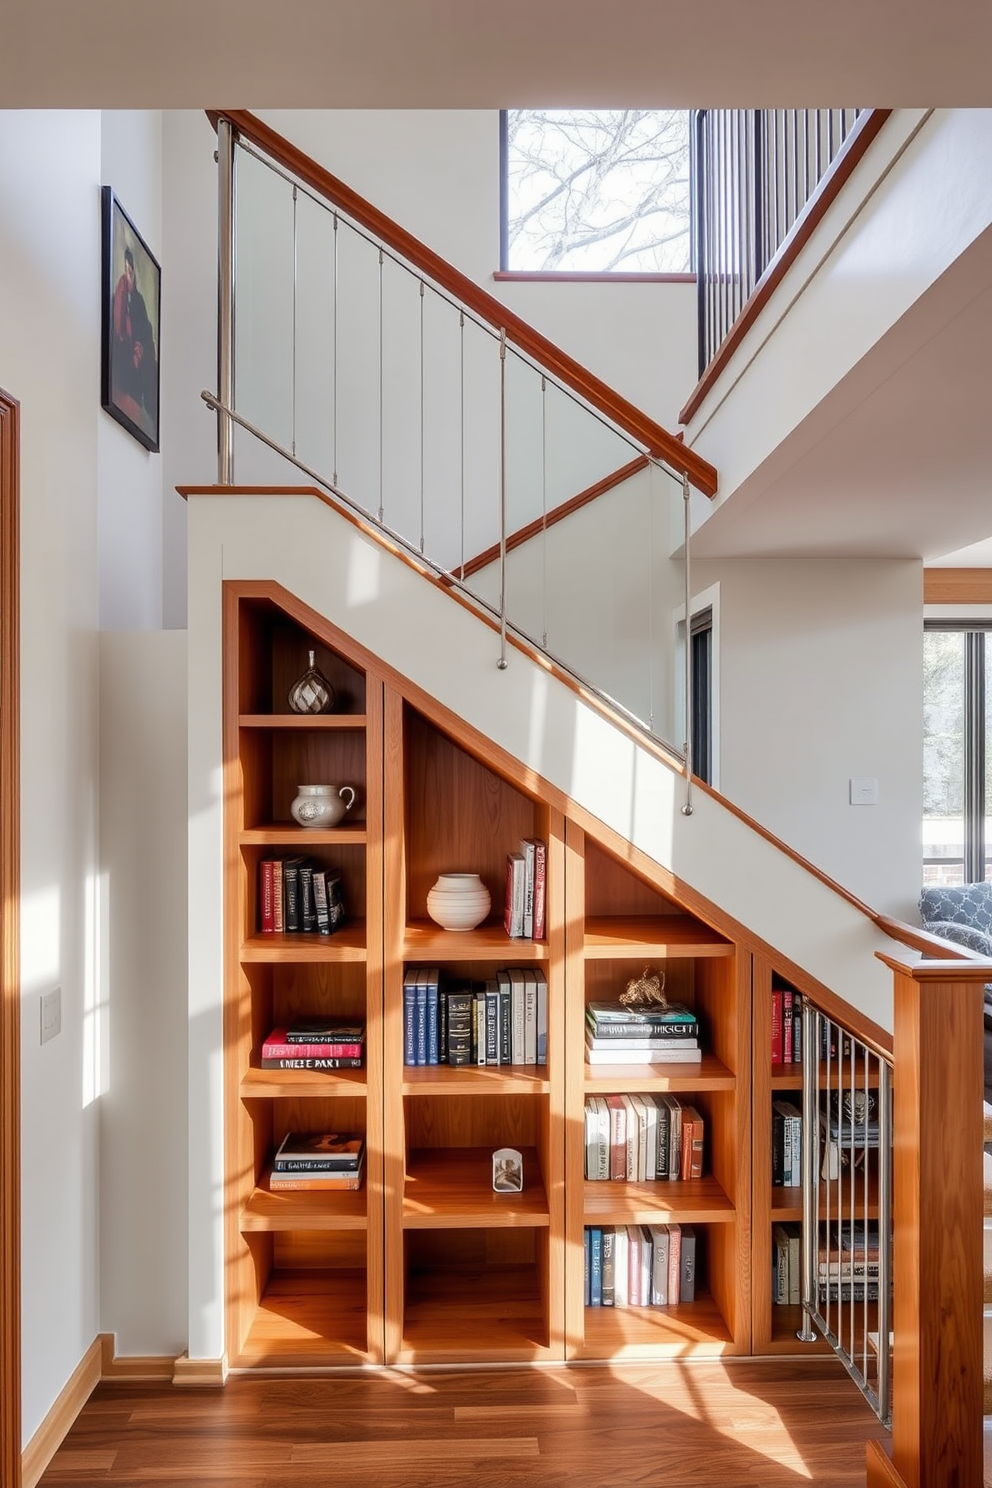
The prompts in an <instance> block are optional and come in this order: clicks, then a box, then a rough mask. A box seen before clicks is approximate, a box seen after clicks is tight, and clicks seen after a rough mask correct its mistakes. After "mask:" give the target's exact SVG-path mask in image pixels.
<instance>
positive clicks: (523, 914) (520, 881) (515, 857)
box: [503, 837, 548, 940]
mask: <svg viewBox="0 0 992 1488" xmlns="http://www.w3.org/2000/svg"><path fill="white" fill-rule="evenodd" d="M547 878H548V846H547V843H546V842H543V841H542V840H541V838H540V837H524V838H523V839H522V841H521V843H520V848H519V850H518V851H517V852H511V853H507V855H506V897H505V902H504V906H503V928H504V929H505V930H506V933H507V935H509V937H510V939H511V940H543V939H544V912H545V904H546V901H547Z"/></svg>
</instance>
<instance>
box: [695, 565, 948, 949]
mask: <svg viewBox="0 0 992 1488" xmlns="http://www.w3.org/2000/svg"><path fill="white" fill-rule="evenodd" d="M714 582H719V585H720V642H719V644H720V670H721V690H720V709H721V716H720V739H719V749H720V788H721V791H722V792H723V794H724V795H726V796H727V797H729V799H730V800H732V801H735V802H736V803H737V804H738V805H739V806H741V807H742V808H743V809H744V810H745V811H747V812H748V813H749V814H750V815H751V816H753V817H754V818H755V819H756V820H757V821H759V822H761V824H762V825H763V826H765V827H767V828H768V829H769V830H770V831H772V832H774V833H775V834H776V835H777V836H779V837H781V838H782V840H783V841H784V842H787V843H788V844H789V845H790V846H791V847H794V848H795V849H796V850H797V851H798V852H800V853H801V854H802V855H803V856H804V857H806V858H808V859H809V860H810V861H811V862H812V863H814V864H815V865H816V866H817V867H818V868H821V869H822V870H823V871H824V872H825V873H827V874H829V875H830V876H831V877H832V878H834V879H835V880H836V881H837V882H838V883H841V884H843V885H844V886H845V887H846V888H848V889H850V890H851V891H852V892H853V893H854V894H856V895H858V896H859V897H860V898H861V899H863V900H864V901H865V902H866V903H867V904H869V905H870V906H871V907H872V908H873V909H876V910H880V911H883V912H886V913H889V914H892V915H895V916H897V917H898V918H900V919H903V920H907V921H909V922H910V923H918V914H917V911H916V904H917V900H918V899H919V893H920V885H921V881H922V866H921V846H920V818H921V801H922V789H923V786H922V772H923V732H922V727H923V726H922V694H923V641H922V614H923V611H922V588H923V585H922V573H921V565H920V564H919V563H918V562H916V561H912V560H911V561H906V560H900V559H893V560H869V559H864V560H860V561H844V560H830V559H822V560H795V559H792V560H789V559H777V560H767V561H764V562H761V561H754V562H752V561H749V560H745V559H737V560H733V561H728V562H724V563H715V562H713V563H709V562H707V563H697V564H695V565H694V566H693V587H694V590H696V591H698V590H701V589H703V588H705V587H706V586H707V585H709V584H711V583H714ZM852 776H853V777H868V778H874V779H877V781H878V805H877V806H852V805H851V804H850V793H849V782H850V779H851V777H852Z"/></svg>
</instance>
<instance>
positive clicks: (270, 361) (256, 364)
mask: <svg viewBox="0 0 992 1488" xmlns="http://www.w3.org/2000/svg"><path fill="white" fill-rule="evenodd" d="M237 190H238V210H237V215H236V221H235V252H236V257H237V274H236V286H237V289H236V293H237V308H236V314H235V329H234V388H235V407H236V410H237V412H238V413H239V414H240V415H241V416H242V417H243V418H245V419H247V420H248V421H249V422H250V423H252V424H255V425H256V426H257V427H258V428H261V429H264V431H265V432H266V434H267V435H268V436H269V437H270V438H271V439H273V440H275V441H276V442H277V443H279V444H280V445H282V446H284V447H285V448H287V449H288V448H291V446H292V441H293V362H294V355H293V331H294V317H293V286H294V278H295V276H294V247H293V188H292V186H291V185H290V183H289V182H287V181H285V180H284V179H283V178H282V177H281V176H279V175H276V174H275V173H274V172H273V171H271V170H269V169H268V167H267V166H265V165H264V164H263V163H262V162H261V161H259V160H257V159H256V158H255V157H254V156H253V155H251V154H250V153H249V152H248V151H245V150H240V151H239V152H238V162H237Z"/></svg>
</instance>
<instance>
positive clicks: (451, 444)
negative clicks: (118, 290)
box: [205, 117, 706, 755]
mask: <svg viewBox="0 0 992 1488" xmlns="http://www.w3.org/2000/svg"><path fill="white" fill-rule="evenodd" d="M218 140H219V146H220V148H219V151H218V156H219V160H220V162H221V171H220V193H221V194H220V233H219V239H220V243H221V290H222V300H223V298H224V296H225V294H227V295H228V296H229V300H230V304H229V306H228V307H227V309H226V312H225V308H224V307H223V305H222V310H221V348H220V351H221V354H220V384H219V388H220V391H219V394H218V396H217V397H214V396H213V395H205V396H206V397H207V401H208V402H209V403H210V405H211V406H212V407H213V408H214V409H215V410H216V411H217V412H218V416H219V423H220V437H219V449H220V459H219V480H220V481H221V483H222V484H233V483H234V480H235V475H234V471H235V467H237V470H238V478H239V479H240V480H241V481H242V482H244V481H245V479H246V477H247V479H248V480H249V481H250V482H251V483H256V484H257V483H266V484H273V483H278V480H279V479H280V478H281V479H283V480H285V471H286V468H287V466H290V467H293V468H295V469H296V470H300V471H302V472H304V473H305V474H306V475H307V476H308V478H309V479H311V480H313V481H316V482H317V483H319V484H320V485H322V486H323V487H325V489H327V490H329V491H331V492H333V493H334V494H335V495H336V496H338V497H339V498H340V499H342V500H344V501H345V502H347V503H348V504H349V505H350V506H351V507H352V508H353V509H354V510H355V511H357V512H358V513H360V514H361V515H362V517H363V518H364V519H365V520H367V521H370V522H373V523H375V524H376V525H377V526H378V527H379V528H381V529H382V530H383V532H385V533H387V534H388V535H389V537H390V538H391V539H392V540H393V541H395V542H398V543H399V544H401V545H402V546H403V547H405V548H406V549H407V550H408V551H409V552H410V553H411V554H413V555H415V556H417V557H418V558H419V559H421V560H423V561H424V562H425V563H426V564H427V566H428V567H429V568H430V569H431V570H432V571H434V572H435V573H437V574H439V575H442V576H444V578H445V580H446V582H449V583H451V584H453V585H455V586H457V587H459V588H460V589H462V591H463V592H464V593H466V594H467V595H468V596H469V597H470V598H471V599H472V601H473V602H474V603H476V604H478V605H479V606H480V607H482V608H484V609H486V610H488V611H489V612H490V613H491V614H492V615H493V616H494V617H495V619H496V622H497V626H498V629H499V636H500V641H499V657H498V665H499V666H504V665H505V664H506V662H507V635H508V634H512V635H516V636H518V637H519V638H521V639H522V640H524V641H526V642H527V643H529V644H531V645H534V646H536V647H537V648H538V649H540V650H542V651H543V652H545V653H546V654H547V655H548V656H549V657H550V658H551V659H552V660H553V661H554V662H555V663H556V664H557V665H558V666H560V667H561V668H562V669H563V670H565V671H568V672H569V673H571V674H572V675H573V676H574V677H575V678H576V679H577V680H578V681H579V682H580V683H581V684H582V686H583V687H585V688H587V689H590V690H592V691H594V692H596V693H598V694H600V695H601V696H602V697H603V698H604V699H605V700H606V701H607V702H608V703H609V704H610V706H611V707H619V709H620V711H621V712H622V713H623V714H624V715H625V716H626V717H627V718H628V720H630V721H632V722H634V723H636V724H637V725H638V726H639V727H640V728H641V729H642V730H644V731H645V732H647V733H648V734H650V735H652V736H653V737H655V738H657V739H659V740H660V741H662V742H664V741H665V740H673V739H676V738H678V737H680V735H681V734H682V733H684V728H683V726H682V719H681V712H682V710H683V708H684V700H683V696H682V688H681V682H682V679H683V678H684V677H685V675H686V668H685V664H684V660H683V659H682V658H681V655H680V652H679V647H680V646H682V645H684V641H683V639H682V631H681V630H680V629H679V627H678V625H677V622H676V619H675V616H676V614H677V611H678V610H679V607H680V605H682V604H683V603H684V573H683V557H682V551H683V548H684V538H685V531H684V529H685V520H686V502H685V499H684V489H683V480H684V478H685V479H689V478H691V477H690V474H689V467H690V466H692V468H693V472H694V474H695V477H696V478H697V479H700V477H699V475H698V471H696V470H695V465H696V464H698V463H699V462H698V460H695V457H692V455H691V452H689V451H685V452H682V447H681V445H679V444H678V443H677V442H676V441H672V444H673V445H674V448H675V451H676V453H677V454H679V455H680V456H682V455H683V454H684V458H682V466H683V468H682V469H681V470H680V469H676V468H673V467H672V465H671V462H670V461H669V460H668V459H667V458H664V459H663V458H662V457H661V455H659V453H658V449H659V445H660V443H661V442H662V440H661V436H662V435H664V431H660V430H658V431H657V435H658V437H655V432H654V431H655V426H652V425H651V423H650V421H649V420H643V421H641V422H639V421H638V419H637V418H635V417H633V416H631V417H628V416H627V414H626V413H625V411H624V409H623V408H612V407H611V408H609V409H604V408H603V406H601V403H600V402H599V401H592V400H591V398H590V397H588V396H586V395H585V393H584V392H583V390H582V387H580V386H577V384H580V383H582V379H581V378H580V377H579V376H578V375H577V374H576V375H572V373H571V371H570V369H569V367H568V366H566V365H565V363H566V362H567V359H564V358H562V359H561V360H560V364H559V365H558V367H557V370H551V369H550V368H549V367H548V366H547V365H544V364H543V363H542V362H541V361H539V360H538V358H537V356H536V355H535V354H534V352H533V351H532V350H531V349H529V347H530V342H529V341H528V338H527V337H526V336H524V335H523V334H522V333H518V327H517V325H516V322H515V319H514V317H512V316H511V315H509V314H507V315H506V316H504V317H497V321H498V320H499V319H503V320H505V321H506V322H508V323H509V329H508V325H507V324H500V323H494V320H493V317H492V316H491V315H490V314H489V310H488V308H487V305H486V304H485V303H483V304H482V306H481V308H478V307H476V306H475V305H473V304H472V303H467V301H466V299H464V298H462V297H461V295H460V294H459V293H456V292H455V290H454V289H452V287H451V286H450V284H449V282H448V276H447V275H443V274H442V273H441V271H440V270H439V271H438V273H437V275H436V276H435V275H434V274H431V273H428V272H426V267H427V266H428V265H430V264H431V257H432V256H431V255H430V252H429V250H426V249H423V250H422V251H421V252H420V253H416V254H415V255H414V257H415V258H416V259H419V261H413V260H412V258H411V256H410V253H409V252H407V251H400V249H399V248H397V247H396V246H395V245H394V242H393V241H392V239H391V237H389V236H387V235H386V234H385V233H384V232H376V231H374V230H373V227H374V226H375V225H377V214H375V213H374V212H373V211H372V209H368V210H367V211H364V212H363V211H359V212H357V213H353V212H350V211H348V212H346V211H345V210H344V209H343V208H342V207H341V206H339V205H337V204H336V202H334V201H331V200H327V199H326V198H325V196H324V195H323V194H322V193H321V191H320V190H318V189H317V188H316V186H314V185H313V184H311V183H310V181H309V180H307V179H305V178H304V177H305V176H306V174H308V173H307V172H301V171H299V170H297V169H293V168H290V166H289V165H287V164H286V163H285V162H284V161H282V160H280V159H274V158H272V157H271V156H270V154H269V153H268V152H267V151H266V150H263V149H261V148H260V147H259V146H258V145H257V144H256V143H255V142H253V140H251V139H245V138H242V137H241V136H240V134H239V132H238V131H237V130H236V129H233V128H232V127H231V125H230V124H229V123H228V122H227V121H226V120H225V119H224V118H223V117H221V118H220V119H219V121H218ZM225 158H226V159H227V162H228V163H227V165H226V166H225V164H224V161H225ZM369 222H372V224H373V226H369V225H368V223H369ZM398 236H399V237H400V238H402V237H403V235H402V234H398ZM438 263H440V260H438ZM452 272H454V271H452ZM495 303H496V302H493V304H495ZM497 308H500V309H501V308H502V307H497ZM483 311H485V313H483ZM539 340H540V338H537V342H538V343H539ZM521 341H523V342H527V343H528V344H524V345H522V344H520V342H521ZM538 349H540V347H539V345H538ZM550 359H551V360H554V359H553V358H550ZM562 368H564V371H562ZM566 373H567V374H568V375H565V374H566ZM560 374H561V375H560ZM587 381H589V385H590V386H591V383H592V381H594V379H593V380H587ZM225 390H226V396H225ZM603 401H606V402H608V401H609V400H603ZM664 437H665V438H669V436H664ZM628 471H629V474H627V473H626V472H628ZM618 472H620V473H621V474H622V476H623V478H622V479H618V478H617V476H618ZM704 475H705V471H704ZM703 484H706V480H705V479H704V480H703ZM590 489H600V490H602V491H603V492H604V493H608V494H607V495H606V496H604V498H603V501H606V500H608V501H609V503H610V505H609V509H608V510H606V509H598V510H597V511H596V514H595V518H594V521H595V524H596V527H595V531H594V533H593V535H592V540H590V535H589V532H588V531H587V530H585V524H586V523H587V522H588V519H589V515H588V513H586V514H585V515H583V514H582V512H580V513H579V515H578V516H577V517H575V518H573V519H572V521H571V522H566V521H560V520H558V519H557V518H558V517H559V515H560V513H561V511H562V510H563V509H568V508H569V506H570V504H572V505H575V506H576V507H577V508H578V506H579V504H580V503H578V501H577V493H585V492H587V491H588V490H590ZM597 505H598V506H601V505H602V502H601V503H597ZM520 532H526V533H527V534H528V539H527V541H525V542H519V541H513V540H511V539H513V537H514V535H515V534H518V533H520ZM604 532H605V537H604ZM487 553H491V554H492V555H493V557H492V559H491V561H489V562H486V563H481V564H480V563H479V562H478V561H473V562H471V563H470V562H469V560H470V559H475V560H477V557H478V555H480V554H487ZM682 629H683V630H684V627H683V628H682ZM666 747H667V748H668V749H669V750H670V752H671V753H673V754H675V755H680V754H681V753H682V751H681V750H679V749H675V748H673V747H672V745H671V744H668V745H667V746H666Z"/></svg>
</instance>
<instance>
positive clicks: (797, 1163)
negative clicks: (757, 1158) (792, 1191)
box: [772, 1100, 803, 1188]
mask: <svg viewBox="0 0 992 1488" xmlns="http://www.w3.org/2000/svg"><path fill="white" fill-rule="evenodd" d="M802 1160H803V1113H802V1111H801V1110H800V1109H799V1107H798V1106H796V1105H793V1103H792V1101H785V1100H776V1101H772V1184H773V1185H774V1187H776V1188H782V1187H785V1188H799V1186H800V1185H801V1183H802V1181H803V1162H802Z"/></svg>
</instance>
